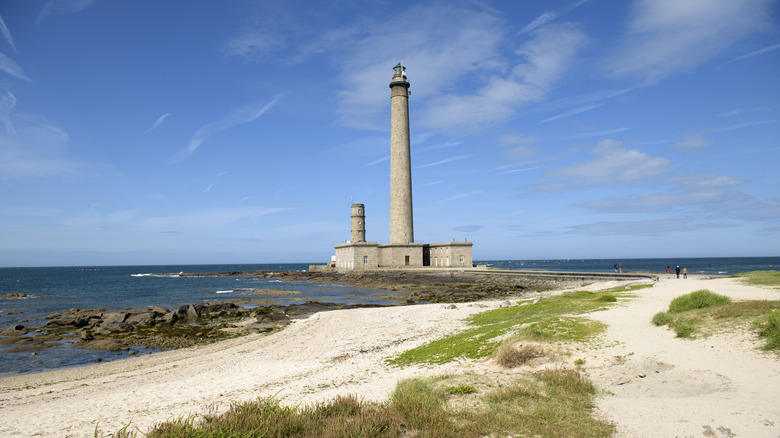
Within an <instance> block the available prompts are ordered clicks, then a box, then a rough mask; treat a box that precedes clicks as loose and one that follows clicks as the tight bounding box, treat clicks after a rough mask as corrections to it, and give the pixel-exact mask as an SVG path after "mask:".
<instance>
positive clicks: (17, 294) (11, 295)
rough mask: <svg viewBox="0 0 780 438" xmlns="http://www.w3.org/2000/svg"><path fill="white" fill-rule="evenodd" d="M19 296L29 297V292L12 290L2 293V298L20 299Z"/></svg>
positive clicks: (0, 298)
mask: <svg viewBox="0 0 780 438" xmlns="http://www.w3.org/2000/svg"><path fill="white" fill-rule="evenodd" d="M19 298H27V294H26V293H24V292H11V293H8V294H5V295H0V300H10V299H19Z"/></svg>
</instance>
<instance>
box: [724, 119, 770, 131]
mask: <svg viewBox="0 0 780 438" xmlns="http://www.w3.org/2000/svg"><path fill="white" fill-rule="evenodd" d="M772 123H777V120H756V121H753V122H744V123H737V124H734V125H729V126H724V127H722V128H717V129H713V130H711V131H709V132H726V131H733V130H735V129H743V128H749V127H751V126H761V125H770V124H772Z"/></svg>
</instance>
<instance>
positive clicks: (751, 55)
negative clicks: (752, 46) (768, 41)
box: [730, 44, 780, 62]
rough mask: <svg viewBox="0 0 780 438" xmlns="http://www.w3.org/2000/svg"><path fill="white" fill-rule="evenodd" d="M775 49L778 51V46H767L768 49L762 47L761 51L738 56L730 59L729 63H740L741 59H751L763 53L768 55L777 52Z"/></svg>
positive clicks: (779, 47) (779, 46)
mask: <svg viewBox="0 0 780 438" xmlns="http://www.w3.org/2000/svg"><path fill="white" fill-rule="evenodd" d="M777 49H780V44H775V45H772V46H769V47H764V48H763V49H758V50H754V51H752V52H750V53H747V54H745V55H742V56H738V57H736V58H734V59H732V60H731V61H730V62H734V61H740V60H743V59H747V58H752V57H754V56H758V55H763V54H764V53H769V52H771V51H773V50H777Z"/></svg>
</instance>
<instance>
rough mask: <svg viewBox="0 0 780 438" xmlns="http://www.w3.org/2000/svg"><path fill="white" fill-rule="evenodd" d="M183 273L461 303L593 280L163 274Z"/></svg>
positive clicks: (420, 274) (397, 273) (445, 274)
mask: <svg viewBox="0 0 780 438" xmlns="http://www.w3.org/2000/svg"><path fill="white" fill-rule="evenodd" d="M160 275H179V276H183V277H185V276H186V277H208V276H246V275H253V276H258V277H263V278H275V279H278V280H283V281H301V280H305V281H313V282H316V283H332V282H336V283H346V284H350V285H353V286H359V287H365V288H369V289H379V290H388V291H392V292H393V293H394V294H397V295H393V296H392V297H388V298H392V299H399V300H401V301H405V302H406V303H408V304H414V303H458V302H468V301H477V300H484V299H491V298H503V297H508V296H518V295H522V294H523V293H526V292H530V291H534V292H543V291H548V290H554V289H562V288H567V287H576V286H579V285H585V284H589V283H592V282H593V280H582V279H580V278H576V277H572V278H566V277H563V276H560V277H556V276H549V277H535V276H532V275H518V272H506V273H502V272H498V271H497V272H484V271H475V272H469V271H444V270H442V271H413V270H383V271H344V272H339V271H336V270H332V271H280V272H274V271H231V272H214V273H207V274H187V273H180V274H160Z"/></svg>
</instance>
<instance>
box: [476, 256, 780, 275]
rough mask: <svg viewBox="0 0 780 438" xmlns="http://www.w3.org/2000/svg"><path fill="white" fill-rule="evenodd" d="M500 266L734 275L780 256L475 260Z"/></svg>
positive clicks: (779, 264) (775, 263) (766, 266)
mask: <svg viewBox="0 0 780 438" xmlns="http://www.w3.org/2000/svg"><path fill="white" fill-rule="evenodd" d="M475 263H479V264H486V265H487V266H489V267H494V268H501V269H520V270H533V269H542V270H548V271H564V272H614V266H615V265H618V264H619V265H621V266H622V267H623V271H624V272H627V271H649V272H666V267H667V266H668V267H670V269H671V270H672V272H674V269H675V267H676V266H680V269H682V268H688V272H690V273H692V274H704V275H733V274H739V273H742V272H750V271H778V270H780V257H699V258H673V257H672V258H654V259H571V260H492V261H491V260H489V261H480V262H475Z"/></svg>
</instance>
